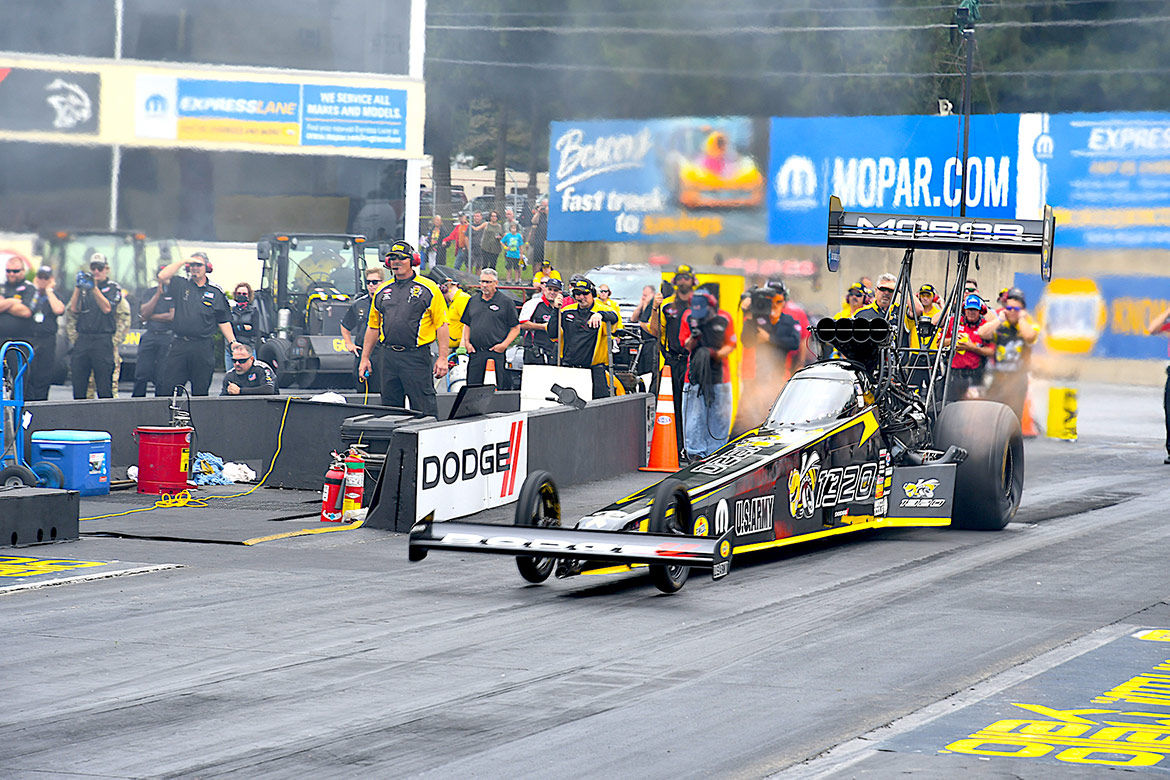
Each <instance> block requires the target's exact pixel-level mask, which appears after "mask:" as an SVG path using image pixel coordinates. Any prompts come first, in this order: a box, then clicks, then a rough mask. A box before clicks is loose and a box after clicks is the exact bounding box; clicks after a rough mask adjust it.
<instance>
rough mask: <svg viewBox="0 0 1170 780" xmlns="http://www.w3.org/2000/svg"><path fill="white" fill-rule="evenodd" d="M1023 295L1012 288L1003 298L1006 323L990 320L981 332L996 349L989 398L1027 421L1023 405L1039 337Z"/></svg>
mask: <svg viewBox="0 0 1170 780" xmlns="http://www.w3.org/2000/svg"><path fill="white" fill-rule="evenodd" d="M1025 307H1026V303H1025V302H1024V293H1023V291H1022V290H1020V289H1018V288H1015V287H1013V288H1011V289H1010V290H1008V291H1007V293H1006V294H1005V296H1004V302H1003V310H1002V311H1003V319H1001V320H991V321H990V322H987V323H986V324H984V325H983V326H982V327H980V328H979V338H981V339H982V340H983V343H985V344H990V345H992V346H994V347H995V371H994V373H992V375H991V387H989V388H988V390H987V397H988V398H990V399H991V400H992V401H999V402H1000V403H1003V404H1007V405H1008V406H1010V407H1011V408H1012V411H1013V412H1015V413H1016V418H1017V419H1019V420H1023V419H1024V401H1025V400H1026V399H1027V397H1028V363H1029V361H1030V359H1031V356H1032V345H1033V344H1035V343H1036V338H1037V337H1038V336H1039V335H1040V334H1039V331H1038V330H1037V328H1036V323H1035V322H1034V321H1033V320H1032V317H1031V316H1030V315H1029V314H1028V310H1027V308H1025Z"/></svg>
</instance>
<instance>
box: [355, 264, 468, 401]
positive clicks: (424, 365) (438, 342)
mask: <svg viewBox="0 0 1170 780" xmlns="http://www.w3.org/2000/svg"><path fill="white" fill-rule="evenodd" d="M415 257H416V255H415V251H414V247H412V246H411V245H410V244H408V243H407V242H405V241H395V242H394V243H393V244H391V245H390V249H389V250H388V251H387V252H386V257H385V260H384V263H385V265H386V266H387V267H388V268H390V270H391V271H393V273H394V278H393V279H392V280H390V281H388V282H384V283H383V284H381V285H379V287H378V289H377V290H376V291H375V292H374V295H373V299H374V300H373V302H372V303H371V305H370V319H369V323H368V326H367V328H366V333H365V337H364V340H363V342H362V357H361V360H360V361H359V362H358V375H359V376H362V377H369V376H370V373H371V371H370V367H371V361H372V360H373V359H374V356H375V352H374V345H375V344H381V361H382V404H383V405H384V406H398V407H401V406H402V405H403V404H405V403H406V399H407V398H409V399H410V405H411V408H412V409H415V410H416V411H420V412H422V413H423V414H429V415H430V416H431V417H438V413H439V410H438V404H437V402H436V401H435V382H434V377H443V376H446V375H447V369H448V365H447V355H448V344H449V341H448V337H447V303H446V301H445V300H444V299H443V294H442V293H441V292H440V291H439V286H438V285H436V284H435V283H434V282H433V281H431V280H430V279H427V278H426V277H424V276H419V275H418V274H417V273H415ZM432 345H435V347H436V349H437V351H438V358H435V359H434V362H433V363H432V355H431V346H432Z"/></svg>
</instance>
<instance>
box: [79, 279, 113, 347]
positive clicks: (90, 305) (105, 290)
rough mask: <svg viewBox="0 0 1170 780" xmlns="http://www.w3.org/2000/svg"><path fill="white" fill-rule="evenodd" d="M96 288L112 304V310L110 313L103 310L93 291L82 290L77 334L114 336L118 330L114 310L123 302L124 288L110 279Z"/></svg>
mask: <svg viewBox="0 0 1170 780" xmlns="http://www.w3.org/2000/svg"><path fill="white" fill-rule="evenodd" d="M96 287H97V289H99V290H101V291H102V295H104V296H105V297H106V300H107V301H109V302H110V310H109V311H108V312H103V311H102V310H101V307H100V306H98V302H97V299H96V297H95V296H94V294H93V290H82V291H81V294H80V295H79V296H78V307H79V310H78V312H77V332H78V333H87V334H93V333H109V334H113V332H114V331H115V330H117V323H115V322H114V310H115V309H117V308H118V303H119V302H121V300H122V288H121V287H119V286H118V283H117V282H113V281H110V280H108V279H107V280H106V281H105V282H102V283H100V284H97V285H96Z"/></svg>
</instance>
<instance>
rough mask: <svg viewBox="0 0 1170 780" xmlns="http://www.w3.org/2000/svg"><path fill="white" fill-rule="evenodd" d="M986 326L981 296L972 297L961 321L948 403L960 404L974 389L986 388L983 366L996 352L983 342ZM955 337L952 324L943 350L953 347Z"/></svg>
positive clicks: (970, 296)
mask: <svg viewBox="0 0 1170 780" xmlns="http://www.w3.org/2000/svg"><path fill="white" fill-rule="evenodd" d="M985 324H986V320H985V318H984V316H983V299H982V298H980V297H979V295H978V293H971V294H970V295H968V296H967V297H966V299H964V301H963V314H962V316H961V317H960V318H959V337H958V342H957V343H956V344H955V357H954V359H952V360H951V376H950V379H948V380H947V392H946V401H947V403H950V402H951V401H961V400H962V399H964V398H966V397H967V396H968V394H969V391H970V390H971V388H973V387H978V386H979V385H981V384H983V365H984V363H985V362H986V361H987V358H988V357H989V356H990V355H991V354H992V353H993V352H995V347H994V346H992V345H991V344H987V343H985V342H984V340H983V337H982V336H980V335H979V329H980V328H982V327H983V326H984V325H985ZM953 334H954V326H953V324H948V325H947V333H946V337H945V338H944V339H943V343H942V346H943V349H949V348H950V346H951V337H952V335H953Z"/></svg>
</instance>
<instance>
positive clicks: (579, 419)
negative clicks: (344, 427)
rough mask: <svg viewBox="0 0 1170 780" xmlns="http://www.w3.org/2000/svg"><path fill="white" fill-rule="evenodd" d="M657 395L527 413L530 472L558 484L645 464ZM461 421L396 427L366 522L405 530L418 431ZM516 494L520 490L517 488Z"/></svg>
mask: <svg viewBox="0 0 1170 780" xmlns="http://www.w3.org/2000/svg"><path fill="white" fill-rule="evenodd" d="M653 408H654V397H653V396H651V395H648V394H645V393H639V394H636V395H626V396H621V397H619V398H607V399H602V400H598V401H592V402H590V403H589V404H588V405H587V406H586V407H585V408H584V409H573V408H572V407H568V406H557V407H553V408H549V409H539V410H536V411H532V412H528V452H527V463H528V472H529V473H531V472H533V471H536V470H541V471H548V472H549V473H551V474H552V475H553V479H554V480H555V481H556V482H557V484H558V486H561V487H566V486H568V485H578V484H581V483H584V482H593V481H596V480H601V479H608V478H610V477H614V476H617V475H619V474H625V473H627V472H629V471H631V470H633V469H636V468H637V467H638V466H643V465H645V464H646V452H647V444H648V438H647V437H648V436H649V433H650V423H651V422H652V421H653V417H652V416H651V413H652V411H653ZM458 424H459V422H458V421H454V422H443V423H419V424H414V425H405V426H403V427H401V428H398V429H397V430H395V431H394V433H393V435H392V437H391V440H390V445H389V447H388V449H387V451H386V464H385V466H384V467H383V469H382V472H381V474H380V475H379V478H378V482H377V485H375V486H374V492H373V496H372V497H371V499H370V504H371V506H370V512H369V515H368V516H367V518H366V525H367V526H368V527H372V528H383V529H387V530H391V531H401V532H405V531H408V530H410V527H411V526H412V525H413V524H414V523H415V521H416V520H418V513H419V509H418V507H416V506H415V503H416V494H417V486H418V484H417V483H418V474H417V464H418V433H419V431H420V430H422V429H424V428H431V427H434V426H435V425H439V426H447V425H458ZM516 492H517V494H518V493H519V489H517V491H516Z"/></svg>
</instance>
